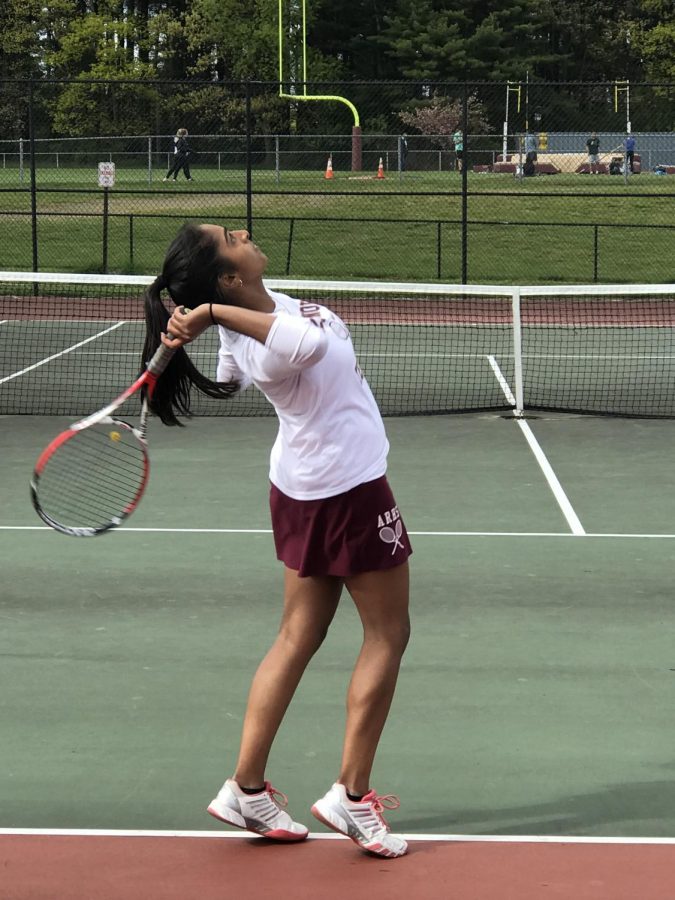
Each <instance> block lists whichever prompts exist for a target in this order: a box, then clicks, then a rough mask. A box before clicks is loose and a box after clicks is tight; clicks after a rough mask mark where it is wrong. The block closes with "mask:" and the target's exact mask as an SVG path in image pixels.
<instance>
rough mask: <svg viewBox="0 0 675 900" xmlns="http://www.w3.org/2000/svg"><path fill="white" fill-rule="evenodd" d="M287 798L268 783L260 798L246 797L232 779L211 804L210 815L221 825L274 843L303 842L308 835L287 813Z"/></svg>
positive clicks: (259, 795)
mask: <svg viewBox="0 0 675 900" xmlns="http://www.w3.org/2000/svg"><path fill="white" fill-rule="evenodd" d="M287 804H288V798H287V797H286V795H285V794H282V793H281V791H278V790H277V789H276V788H273V787H272V785H271V784H270V783H269V781H266V782H265V789H264V790H262V791H260V793H258V794H246V793H245V792H244V791H242V789H241V788H240V787H239V785H238V784H237V782H236V781H234V780H233V779H231V778H228V780H227V781H226V782H225V784H224V785H223V786H222V788H221V789H220V791H219V792H218V796H217V797H216V799H215V800H212V801H211V803H210V804H209V807H208V812H210V813H211V815H212V816H215V818H216V819H220V821H221V822H227V824H228V825H234V826H235V827H237V828H245V829H246V830H247V831H254V832H255V833H256V834H261V835H262V836H263V837H266V838H271V839H272V840H275V841H302V840H304V839H305V838H306V837H307V834H308V831H307V829H306V828H305V826H304V825H301V824H300V823H299V822H294V821H293V819H291V817H290V816H289V815H288V813H287V812H285V811H284V807H285V806H286V805H287Z"/></svg>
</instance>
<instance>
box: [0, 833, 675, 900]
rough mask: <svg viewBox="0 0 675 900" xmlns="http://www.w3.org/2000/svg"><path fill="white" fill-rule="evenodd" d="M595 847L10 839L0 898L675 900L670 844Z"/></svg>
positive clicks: (466, 841) (3, 849)
mask: <svg viewBox="0 0 675 900" xmlns="http://www.w3.org/2000/svg"><path fill="white" fill-rule="evenodd" d="M321 837H322V838H326V836H325V835H322V836H321ZM657 840H658V839H657ZM601 841H602V839H598V841H597V842H596V841H594V840H592V839H586V840H583V839H582V842H581V841H579V839H571V840H570V841H569V842H568V841H566V840H565V839H564V838H562V839H559V840H558V839H556V841H555V842H554V841H553V840H552V839H549V840H547V839H541V838H539V839H529V838H524V839H522V840H516V839H513V838H505V839H493V840H490V839H488V840H481V839H477V840H472V839H471V838H461V839H457V840H453V839H452V838H448V839H444V840H431V839H429V840H427V839H421V840H414V841H412V842H411V844H410V852H409V854H408V855H407V856H405V857H403V858H401V859H395V860H383V859H378V858H376V857H370V856H367V855H365V854H363V853H361V852H360V851H359V850H358V848H356V847H355V846H354V845H353V844H352V843H351V842H350V841H348V840H347V839H346V838H344V839H343V838H339V837H336V838H335V839H321V840H318V839H310V840H308V841H306V842H305V843H303V844H295V845H290V846H289V845H280V844H273V843H271V842H267V841H264V840H261V839H259V838H251V839H248V838H246V837H238V836H237V837H232V836H230V835H227V836H226V837H219V836H217V835H214V836H213V837H211V836H210V835H199V836H189V835H171V834H164V835H161V836H159V835H153V834H151V833H150V834H147V835H137V836H130V835H128V834H125V833H120V834H118V835H116V834H114V833H113V834H110V833H105V834H100V835H87V836H82V835H67V834H21V833H15V834H11V833H5V834H2V835H0V898H2V900H230V898H232V900H234V898H238V900H258V898H269V897H277V898H283V900H285V898H289V900H290V898H292V900H337V898H340V900H345V898H356V900H360V898H364V900H366V898H367V900H385V898H387V900H392V898H395V900H399V898H401V900H403V898H415V900H417V898H419V900H427V898H429V900H432V898H444V900H446V898H447V900H546V898H556V900H558V898H565V900H673V898H675V845H674V844H673V843H672V842H670V841H669V842H667V843H666V842H663V843H658V842H657V841H655V842H653V843H650V842H646V841H644V842H621V843H606V842H601Z"/></svg>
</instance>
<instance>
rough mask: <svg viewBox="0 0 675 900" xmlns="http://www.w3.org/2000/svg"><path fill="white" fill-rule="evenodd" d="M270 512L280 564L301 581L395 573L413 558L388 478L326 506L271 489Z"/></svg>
mask: <svg viewBox="0 0 675 900" xmlns="http://www.w3.org/2000/svg"><path fill="white" fill-rule="evenodd" d="M270 509H271V511H272V530H273V532H274V543H275V545H276V550H277V558H278V559H280V560H281V561H282V562H283V563H284V564H285V565H286V566H287V567H288V568H289V569H294V570H295V571H297V572H298V574H299V575H300V576H302V577H304V576H307V575H337V576H340V577H342V578H348V577H349V576H351V575H358V574H359V573H361V572H374V571H379V570H381V569H390V568H392V567H393V566H400V565H401V563H404V562H405V561H406V559H407V558H408V557H409V556H410V554H411V553H412V548H411V546H410V541H409V539H408V533H407V531H406V529H405V525H404V524H403V519H402V518H401V514H400V513H399V511H398V507H397V505H396V501H395V500H394V495H393V494H392V492H391V488H390V487H389V482H388V481H387V478H386V476H385V475H383V476H382V477H381V478H377V479H375V481H368V482H366V483H365V484H359V485H358V486H357V487H355V488H352V489H351V490H350V491H346V492H345V493H344V494H337V495H336V496H335V497H327V498H326V499H324V500H294V499H293V498H292V497H287V496H286V494H282V492H281V491H280V490H279V489H278V488H277V487H275V485H272V486H271V490H270Z"/></svg>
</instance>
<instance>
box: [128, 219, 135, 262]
mask: <svg viewBox="0 0 675 900" xmlns="http://www.w3.org/2000/svg"><path fill="white" fill-rule="evenodd" d="M129 267H130V268H131V269H133V267H134V215H133V213H131V214H130V215H129Z"/></svg>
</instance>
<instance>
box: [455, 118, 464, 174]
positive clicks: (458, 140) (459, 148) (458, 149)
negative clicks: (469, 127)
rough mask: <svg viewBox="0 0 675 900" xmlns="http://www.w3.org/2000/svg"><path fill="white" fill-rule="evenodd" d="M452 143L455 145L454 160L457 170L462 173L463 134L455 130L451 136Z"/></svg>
mask: <svg viewBox="0 0 675 900" xmlns="http://www.w3.org/2000/svg"><path fill="white" fill-rule="evenodd" d="M452 142H453V144H454V145H455V159H456V165H457V170H458V171H459V172H461V171H462V160H463V158H464V134H463V133H462V132H461V131H460V130H459V129H457V131H456V132H455V133H454V134H453V136H452Z"/></svg>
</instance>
